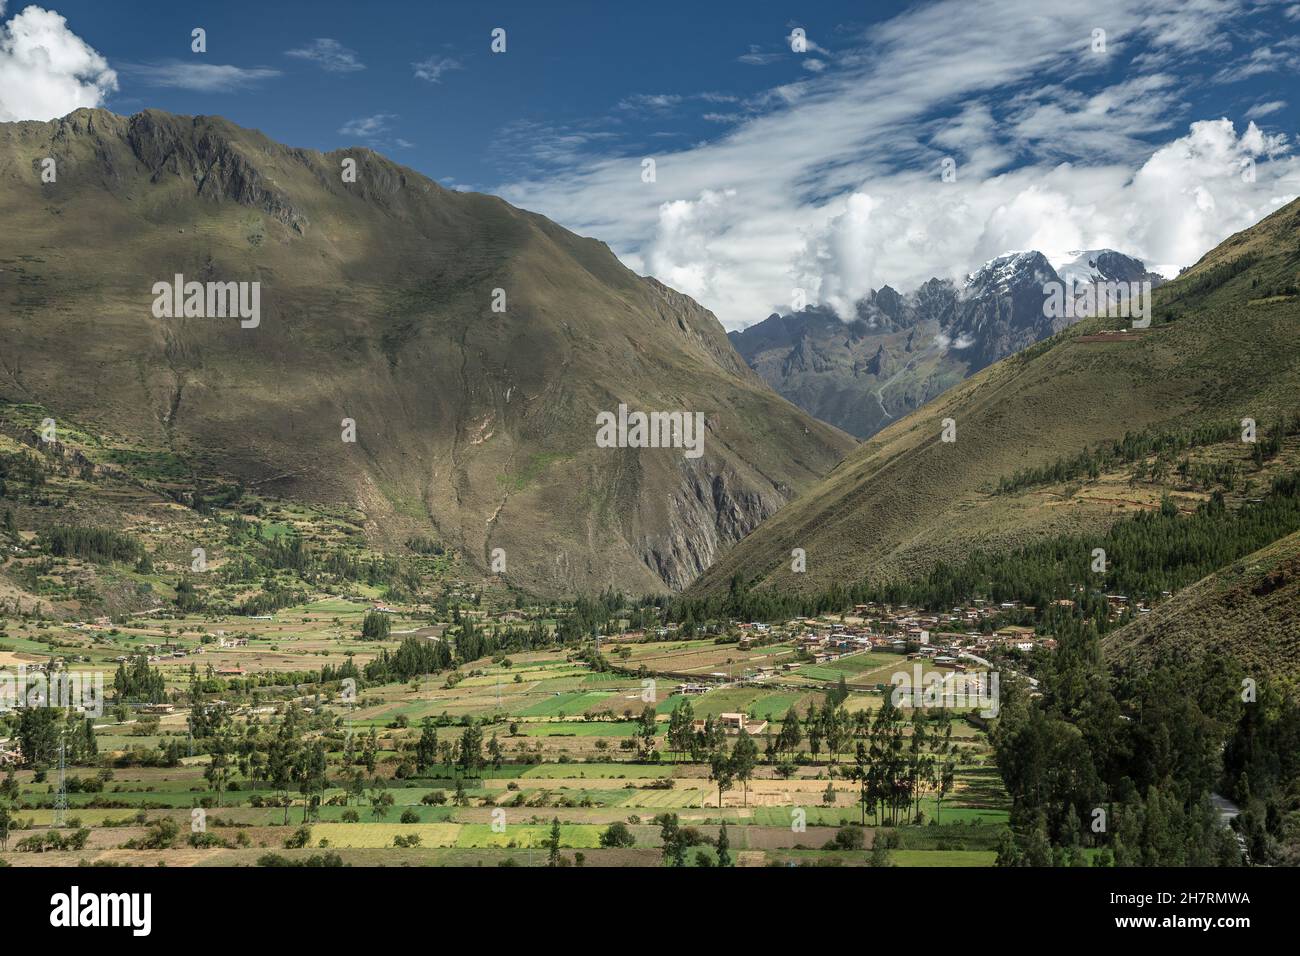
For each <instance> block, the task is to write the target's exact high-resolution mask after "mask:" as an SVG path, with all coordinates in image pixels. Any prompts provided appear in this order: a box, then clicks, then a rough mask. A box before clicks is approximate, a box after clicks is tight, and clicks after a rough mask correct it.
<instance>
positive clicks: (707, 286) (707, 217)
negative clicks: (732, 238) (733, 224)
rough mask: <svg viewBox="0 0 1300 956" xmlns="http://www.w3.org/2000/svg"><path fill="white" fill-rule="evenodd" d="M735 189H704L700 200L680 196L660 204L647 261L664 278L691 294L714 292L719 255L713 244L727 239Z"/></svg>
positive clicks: (703, 294)
mask: <svg viewBox="0 0 1300 956" xmlns="http://www.w3.org/2000/svg"><path fill="white" fill-rule="evenodd" d="M735 198H736V193H735V190H731V189H728V190H723V191H721V192H715V191H713V190H705V191H704V192H703V193H701V194H700V196H699V198H698V199H694V200H687V199H679V200H675V201H673V202H667V203H664V204H663V205H662V206H660V207H659V223H658V227H657V230H656V237H655V242H654V244H653V246H652V248H651V254H650V258H649V260H648V262H647V265H648V266H649V268H650V270H651V272H653V273H654V274H655V275H656V276H658V277H659V278H660V280H661V281H663V282H665V283H667V284H668V285H670V286H672V287H673V288H674V289H677V290H679V291H681V292H685V293H686V294H687V295H689V296H691V297H699V298H705V299H707V298H710V297H712V296H713V295H714V294H715V291H716V290H715V289H714V286H713V283H714V280H715V279H716V269H717V258H716V257H715V256H714V254H713V253H712V250H711V249H710V246H711V245H713V244H720V243H725V242H726V236H725V234H724V233H725V225H726V220H727V214H728V212H729V211H730V210H729V209H728V205H729V204H730V203H731V202H732V201H733V200H734V199H735Z"/></svg>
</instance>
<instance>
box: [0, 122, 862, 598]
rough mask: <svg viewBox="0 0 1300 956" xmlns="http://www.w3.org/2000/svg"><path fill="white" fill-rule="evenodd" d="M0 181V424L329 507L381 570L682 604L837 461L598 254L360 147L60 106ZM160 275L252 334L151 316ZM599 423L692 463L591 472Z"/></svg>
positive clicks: (749, 378)
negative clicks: (86, 438)
mask: <svg viewBox="0 0 1300 956" xmlns="http://www.w3.org/2000/svg"><path fill="white" fill-rule="evenodd" d="M47 158H52V159H53V160H54V161H55V169H56V170H57V178H56V181H55V182H53V183H44V182H42V181H41V175H40V174H41V171H42V168H43V162H42V161H43V160H44V159H47ZM345 160H351V161H354V162H355V166H356V179H355V182H352V183H349V182H346V181H345V180H344V178H343V175H342V172H341V168H342V166H343V165H344V161H345ZM0 183H3V185H4V189H3V192H2V193H0V214H3V215H4V217H5V220H6V221H7V222H9V223H12V224H13V225H14V227H15V228H14V229H13V230H12V231H11V232H10V234H9V235H8V237H0V269H3V272H0V305H2V306H3V308H2V309H0V338H3V340H4V341H6V342H7V343H10V345H9V347H8V348H6V350H5V351H6V352H8V353H9V354H8V355H7V356H4V355H0V400H9V401H11V402H12V401H17V402H35V403H37V404H39V405H41V406H43V407H45V408H48V409H50V411H51V413H52V414H54V416H55V417H56V418H60V419H63V418H66V419H67V420H69V421H76V422H81V423H85V424H86V425H87V426H90V427H94V428H96V429H97V430H98V431H100V432H102V433H103V434H104V435H106V436H113V437H114V439H115V440H120V441H122V442H124V443H128V444H134V445H139V446H141V447H149V448H152V449H158V450H163V451H165V452H166V453H168V454H172V455H176V456H178V457H179V458H180V459H182V460H183V461H185V462H187V464H188V467H189V469H190V472H191V473H192V474H193V475H195V476H202V475H204V474H209V473H211V474H213V475H222V476H225V477H228V478H230V479H231V480H236V479H237V480H241V481H244V482H250V483H251V482H258V483H259V484H260V485H261V486H263V487H268V488H273V489H274V490H275V491H276V492H277V493H278V494H282V495H284V496H286V497H290V498H292V497H295V496H302V497H304V498H307V499H310V500H320V501H338V502H347V503H349V504H353V505H356V506H357V507H359V508H361V509H362V510H363V511H365V512H366V513H367V514H368V515H370V516H371V520H370V522H369V524H368V527H367V532H368V534H369V535H371V536H372V537H373V538H374V539H375V540H376V541H377V542H380V543H383V544H384V545H385V546H386V547H400V544H401V542H402V541H404V540H406V539H407V538H408V537H410V536H412V535H421V534H426V533H432V534H434V535H435V536H437V537H438V538H439V539H440V540H442V541H444V542H445V543H446V544H447V545H448V546H450V547H453V548H455V549H457V550H458V551H460V552H462V553H464V554H465V555H466V556H467V557H468V559H469V560H470V561H471V562H472V563H474V564H476V565H478V566H479V567H480V568H481V569H483V570H485V571H486V570H487V569H488V568H489V567H490V565H491V556H492V555H493V554H494V552H495V550H496V549H498V548H500V549H502V551H503V552H504V553H505V555H506V567H507V571H506V572H505V577H506V578H507V580H511V581H513V582H514V583H515V584H517V585H518V586H521V587H526V588H534V589H540V590H554V591H558V592H564V593H572V592H576V591H583V590H587V591H590V590H597V589H599V588H602V587H605V586H612V587H623V588H627V589H633V590H643V591H657V590H663V589H667V588H681V587H684V586H685V585H686V584H687V583H689V581H690V580H692V579H693V578H694V576H695V575H697V574H698V573H699V572H700V571H701V570H702V569H703V567H705V566H706V565H707V564H708V563H710V562H711V561H712V560H713V559H714V558H715V557H716V556H717V554H718V553H720V552H721V551H722V550H725V549H726V548H727V547H729V546H730V545H731V544H732V543H733V542H734V541H735V540H737V539H738V538H739V537H740V536H742V535H743V534H745V533H747V532H748V531H749V530H751V529H752V528H753V527H754V526H756V525H757V523H758V521H760V520H761V519H762V518H763V517H765V516H766V515H768V514H771V513H773V512H775V510H776V509H777V508H779V507H780V505H782V504H784V503H785V501H787V500H789V498H791V497H793V495H794V494H795V493H796V492H797V491H798V490H799V489H800V488H802V487H805V486H807V485H808V484H809V483H810V482H811V481H812V480H813V479H814V478H815V477H817V476H819V475H820V474H822V473H824V472H825V471H826V470H828V469H829V468H830V467H831V466H832V465H833V464H834V463H835V462H836V461H838V460H839V458H840V457H842V455H843V453H844V452H845V451H846V450H847V449H848V448H849V447H851V444H852V443H851V440H850V439H849V438H848V437H847V436H845V435H842V434H841V433H839V432H837V431H836V430H835V429H833V428H831V427H829V426H826V425H823V424H821V423H819V422H816V421H815V420H813V419H812V418H810V417H808V416H806V415H805V414H804V413H802V412H800V411H799V410H798V409H796V408H794V407H793V406H791V405H789V404H788V403H787V402H785V401H784V400H783V399H780V398H779V397H778V396H776V395H775V394H774V393H772V392H771V391H770V390H769V389H768V388H767V387H766V386H765V385H764V384H763V383H762V382H761V380H760V379H759V378H758V377H757V376H756V375H755V374H754V373H753V372H752V371H751V370H750V369H749V368H748V367H747V366H746V365H745V363H744V362H743V361H742V360H741V359H740V358H739V356H737V355H736V353H735V352H734V350H733V349H732V347H731V345H730V343H729V342H728V341H727V339H726V335H725V332H724V331H723V329H722V327H721V325H720V323H718V321H717V319H716V317H714V316H713V314H712V313H710V312H708V311H707V310H705V309H703V308H702V307H701V306H699V305H698V304H697V303H695V302H694V301H693V300H691V299H689V297H687V296H684V295H681V294H680V293H676V292H675V291H673V290H670V289H668V288H667V287H666V286H663V285H662V284H660V283H657V282H655V281H654V280H649V279H645V278H642V277H639V276H636V275H635V274H633V273H632V272H630V271H629V270H627V269H626V268H625V267H624V266H623V265H622V264H621V263H619V262H618V260H617V259H616V258H615V257H614V256H613V254H612V253H611V252H610V251H609V249H608V247H607V246H605V245H604V244H603V243H600V242H598V241H596V240H593V239H587V238H583V237H579V236H577V235H575V234H573V233H570V232H568V231H567V230H564V229H563V228H562V227H560V226H558V225H556V224H554V223H552V222H550V221H549V220H547V219H545V218H544V217H542V216H539V215H537V214H535V213H530V212H527V211H524V210H519V209H516V208H515V207H513V206H510V205H509V204H508V203H506V202H505V201H504V200H501V199H498V198H496V197H490V196H486V195H483V194H477V193H461V192H456V191H452V190H447V189H444V188H443V187H441V186H439V185H437V184H436V183H434V182H433V181H432V180H429V179H427V178H426V177H423V176H421V175H420V174H419V173H416V172H414V171H413V170H409V169H406V168H405V167H401V166H399V165H397V164H395V163H392V162H391V161H389V160H387V159H386V158H384V157H382V156H380V155H379V154H378V153H375V152H373V151H371V150H366V149H347V150H337V151H334V152H331V153H328V154H326V153H319V152H317V151H314V150H303V149H297V148H293V147H286V146H281V145H280V144H277V143H275V142H274V141H273V140H271V139H269V138H268V137H266V136H264V135H263V134H261V133H259V132H257V131H253V130H246V129H244V128H242V127H239V126H237V125H236V124H233V123H230V122H229V121H226V120H224V119H221V118H219V117H204V116H198V117H180V116H174V115H173V114H169V113H165V112H162V111H157V110H147V111H143V112H141V113H137V114H135V115H134V116H131V117H121V116H118V115H117V114H113V113H110V112H108V111H106V110H89V109H83V110H77V111H75V112H73V113H71V114H69V115H68V116H67V117H64V118H62V119H59V120H53V121H51V122H49V123H35V122H23V123H10V124H0ZM353 187H355V188H353ZM19 236H21V237H22V238H21V239H19V238H18V237H19ZM175 274H181V275H184V276H185V277H186V278H187V279H189V280H194V281H201V282H209V281H212V282H226V281H234V280H239V281H249V282H252V281H257V282H259V283H260V284H261V286H262V295H261V310H262V315H261V320H260V325H259V326H258V327H257V328H255V329H251V330H249V329H240V328H238V326H235V327H233V328H232V327H230V325H229V323H227V324H224V325H223V324H222V322H221V320H211V319H198V318H176V319H162V320H159V319H155V318H153V317H152V316H151V315H149V303H150V302H151V301H152V296H151V295H150V294H149V289H150V287H151V286H152V284H153V283H154V282H155V281H159V280H162V281H167V282H170V281H171V280H172V277H173V275H175ZM496 290H502V295H503V296H504V302H505V303H506V305H505V309H506V311H505V312H494V311H493V302H494V299H495V297H496ZM69 343H76V344H77V348H76V349H70V348H69V347H68V346H69ZM621 401H626V402H628V403H629V404H630V405H632V406H633V407H637V408H644V409H647V410H653V409H674V408H692V409H697V410H699V411H702V412H704V413H705V414H706V422H707V440H706V442H705V446H704V447H705V454H704V457H703V458H702V459H701V460H699V461H689V460H686V459H684V458H683V456H682V454H681V452H680V451H676V450H674V449H664V450H659V449H644V448H641V449H638V448H622V449H600V448H597V447H596V445H595V441H594V436H595V431H596V417H595V416H596V413H597V412H598V411H601V410H610V409H614V408H616V407H617V406H618V404H619V403H620V402H621ZM344 419H351V420H353V421H355V423H356V429H355V433H356V442H355V443H354V444H347V443H344V442H343V441H341V439H340V435H341V432H340V428H341V422H342V421H343V420H344ZM196 480H201V479H197V478H196Z"/></svg>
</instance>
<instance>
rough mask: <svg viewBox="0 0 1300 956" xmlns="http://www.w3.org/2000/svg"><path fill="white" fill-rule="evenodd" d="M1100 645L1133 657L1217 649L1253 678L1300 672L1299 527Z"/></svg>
mask: <svg viewBox="0 0 1300 956" xmlns="http://www.w3.org/2000/svg"><path fill="white" fill-rule="evenodd" d="M1102 647H1103V649H1104V650H1105V652H1106V654H1107V656H1109V657H1113V658H1115V659H1117V660H1120V661H1123V662H1127V663H1130V664H1141V663H1142V662H1144V661H1149V660H1150V659H1152V658H1153V657H1154V656H1156V655H1157V654H1158V653H1160V652H1161V651H1164V650H1168V649H1169V648H1174V647H1176V648H1178V649H1179V650H1180V651H1183V652H1185V653H1188V654H1191V655H1200V654H1202V653H1204V652H1205V651H1209V650H1221V651H1225V652H1227V653H1228V654H1230V655H1231V656H1232V657H1233V658H1234V659H1235V660H1237V661H1239V662H1241V664H1242V665H1243V666H1244V667H1245V668H1246V672H1247V673H1254V674H1255V675H1256V676H1257V678H1258V676H1259V675H1263V674H1269V673H1279V674H1283V675H1285V676H1289V677H1295V676H1297V675H1300V533H1297V534H1292V535H1288V536H1287V537H1285V538H1283V539H1281V540H1280V541H1277V542H1275V543H1274V544H1272V545H1270V546H1269V547H1267V548H1263V549H1261V550H1259V551H1256V552H1255V553H1253V554H1251V555H1250V556H1249V557H1247V558H1245V559H1243V560H1241V561H1238V562H1236V563H1235V564H1233V565H1232V566H1231V567H1228V568H1224V569H1223V570H1221V571H1218V572H1216V573H1215V574H1211V575H1209V576H1208V577H1206V578H1203V579H1201V580H1200V581H1198V582H1197V583H1196V584H1193V585H1192V586H1191V587H1188V588H1184V589H1183V590H1182V591H1179V592H1178V593H1177V594H1175V595H1174V596H1173V598H1171V599H1170V600H1169V601H1166V602H1165V603H1163V604H1160V605H1157V606H1156V607H1155V608H1154V609H1153V610H1152V611H1151V613H1149V614H1146V615H1144V616H1142V617H1140V618H1138V619H1137V620H1135V621H1133V622H1132V623H1130V624H1127V625H1125V626H1124V627H1122V628H1120V629H1118V630H1116V631H1114V632H1112V633H1110V634H1108V635H1106V637H1104V638H1103V639H1102Z"/></svg>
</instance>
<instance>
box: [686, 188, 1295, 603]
mask: <svg viewBox="0 0 1300 956" xmlns="http://www.w3.org/2000/svg"><path fill="white" fill-rule="evenodd" d="M1298 269H1300V202H1293V203H1291V204H1290V205H1288V206H1286V207H1284V208H1282V209H1280V210H1278V211H1276V212H1274V213H1273V214H1272V215H1270V216H1268V217H1267V218H1265V219H1264V220H1263V221H1261V222H1260V223H1258V224H1257V225H1256V226H1254V227H1252V228H1251V229H1248V230H1246V231H1244V232H1241V233H1238V234H1237V235H1234V236H1232V237H1231V238H1229V239H1228V240H1226V241H1225V242H1224V243H1222V244H1221V245H1220V246H1218V247H1217V248H1216V249H1214V250H1212V251H1211V252H1209V253H1208V254H1207V255H1205V256H1204V257H1203V258H1202V259H1201V260H1200V261H1199V262H1198V263H1197V264H1196V265H1195V266H1194V267H1192V268H1191V269H1189V270H1187V271H1186V272H1184V273H1183V275H1181V276H1180V277H1179V278H1178V279H1176V280H1174V281H1172V282H1170V283H1168V284H1166V285H1163V286H1161V287H1160V288H1159V289H1157V290H1155V292H1154V295H1153V299H1154V318H1153V321H1152V325H1151V327H1150V328H1149V329H1145V330H1140V329H1130V330H1128V331H1120V330H1122V329H1125V328H1126V327H1127V326H1128V324H1129V323H1128V322H1127V320H1125V319H1122V318H1102V317H1096V318H1089V319H1085V320H1083V321H1082V322H1079V323H1077V324H1074V325H1071V326H1069V327H1068V328H1066V329H1064V330H1062V331H1060V332H1057V333H1056V334H1055V335H1053V336H1052V337H1051V338H1049V339H1047V340H1044V341H1042V342H1039V343H1037V344H1036V345H1033V346H1031V347H1029V348H1027V349H1024V350H1023V351H1021V352H1018V353H1016V354H1014V355H1012V356H1010V357H1008V358H1005V359H1003V360H1001V361H999V362H997V363H995V364H993V365H991V366H989V367H988V368H985V369H984V370H983V371H981V372H979V373H977V374H976V375H974V376H972V377H971V378H970V379H968V380H966V381H964V382H962V383H960V384H959V385H956V386H955V387H953V388H952V389H950V390H949V391H947V392H945V393H944V394H942V395H941V396H939V397H938V398H936V399H934V400H933V401H931V402H930V403H929V404H927V405H925V406H924V407H922V408H920V409H918V410H917V411H915V412H913V413H912V414H910V415H908V416H907V417H906V418H903V419H902V420H901V421H897V422H894V423H893V424H891V425H889V426H888V427H887V428H885V429H884V430H883V431H881V432H879V433H878V434H876V435H874V436H873V437H871V438H870V439H869V440H868V441H866V442H864V443H863V444H862V445H861V446H859V448H858V449H857V450H856V451H855V452H854V453H853V454H852V455H850V456H849V458H848V459H846V460H845V461H844V462H843V463H841V464H840V465H839V466H837V467H836V468H835V469H834V470H833V471H832V472H831V473H830V475H828V476H827V477H826V478H825V479H824V480H823V481H821V482H820V483H818V484H817V485H816V486H815V487H814V488H813V489H812V490H810V491H808V492H806V493H804V494H803V495H802V496H800V498H799V499H797V500H796V501H795V502H794V503H793V504H791V505H789V506H787V507H786V508H784V509H782V510H781V511H780V512H778V513H777V514H776V516H775V517H773V518H771V519H769V520H768V521H767V522H765V523H764V524H763V525H762V526H761V527H760V528H759V529H758V530H757V531H756V532H755V533H754V534H752V535H750V536H749V537H748V538H747V539H745V541H743V542H742V543H741V545H740V546H738V547H737V548H734V549H732V551H730V552H729V553H728V554H727V555H725V556H724V557H723V559H722V560H721V561H719V562H718V564H716V565H715V566H714V567H712V568H710V569H709V571H708V572H707V573H706V574H705V575H704V576H703V577H702V578H701V579H700V581H698V582H697V583H696V585H695V587H694V593H707V592H710V591H715V590H718V589H723V588H726V587H727V586H728V585H729V583H730V582H731V581H732V580H733V579H740V580H742V581H745V582H752V583H754V584H756V585H758V586H768V585H779V586H782V587H788V588H794V589H798V590H801V591H805V592H808V591H816V590H822V589H825V588H827V587H830V586H832V585H835V584H843V583H846V582H850V581H858V580H862V579H872V580H878V581H884V580H897V579H901V578H905V577H907V576H910V575H915V574H921V573H924V572H926V571H927V570H928V569H930V568H933V567H934V565H935V564H936V562H939V561H941V560H948V561H956V560H962V559H965V558H966V557H967V556H968V555H969V554H970V553H971V552H972V551H974V550H976V549H985V550H999V549H1003V550H1004V549H1009V548H1014V547H1016V546H1017V545H1020V544H1024V543H1026V542H1029V541H1035V540H1042V539H1043V538H1045V537H1047V536H1049V535H1055V534H1062V533H1067V532H1079V531H1091V530H1095V529H1099V528H1106V527H1107V526H1109V525H1110V524H1111V523H1112V522H1114V521H1116V520H1117V519H1118V518H1120V517H1122V516H1124V515H1129V514H1133V513H1135V512H1137V511H1142V510H1150V509H1154V508H1157V507H1159V505H1160V501H1161V497H1162V496H1163V495H1164V494H1166V493H1173V494H1174V495H1175V498H1176V501H1177V504H1178V507H1179V508H1180V509H1184V510H1191V509H1193V508H1195V506H1196V505H1197V504H1198V503H1199V502H1201V501H1203V500H1206V498H1207V497H1208V496H1209V495H1210V494H1211V493H1212V492H1213V491H1215V490H1220V491H1222V492H1223V494H1224V495H1225V497H1226V499H1227V502H1228V504H1229V506H1231V507H1236V506H1238V505H1240V504H1241V502H1242V501H1244V500H1246V499H1248V498H1251V497H1256V496H1258V495H1259V494H1260V493H1261V490H1262V489H1263V488H1265V487H1267V480H1268V479H1270V478H1271V477H1273V476H1274V475H1275V474H1276V473H1277V472H1278V470H1279V469H1282V468H1285V467H1290V466H1295V465H1297V464H1300V442H1297V438H1296V436H1295V435H1293V434H1291V433H1290V432H1288V433H1287V435H1286V436H1285V437H1284V438H1282V439H1280V440H1279V444H1278V446H1277V448H1276V450H1275V451H1274V450H1272V449H1270V452H1271V453H1270V455H1269V456H1267V457H1268V458H1269V460H1268V461H1266V462H1265V463H1264V464H1263V465H1260V464H1258V463H1257V462H1256V460H1255V455H1256V454H1258V452H1257V448H1261V447H1262V446H1260V445H1258V444H1257V443H1256V444H1247V443H1245V442H1243V441H1241V440H1240V437H1239V432H1240V431H1241V427H1240V425H1239V423H1240V421H1241V420H1242V419H1245V418H1250V419H1253V420H1255V421H1256V423H1257V424H1258V428H1259V441H1260V442H1263V441H1264V435H1265V434H1266V429H1269V428H1273V427H1276V426H1277V425H1278V424H1279V423H1280V422H1282V421H1283V420H1284V419H1286V420H1288V421H1290V420H1291V419H1290V418H1289V416H1291V415H1292V414H1293V413H1294V410H1295V409H1296V407H1297V406H1300V400H1298V399H1297V396H1298V395H1300V343H1298V342H1297V339H1296V336H1295V334H1294V330H1295V328H1296V327H1297V324H1298V323H1300V300H1298V299H1297V296H1296V279H1297V270H1298ZM946 425H948V426H951V428H948V429H946V428H945V426H946ZM1198 429H1199V431H1198ZM945 430H947V431H948V432H949V433H950V434H952V435H953V437H955V441H951V442H947V441H943V440H942V439H943V437H944V432H945ZM1141 435H1145V436H1147V437H1148V438H1150V442H1148V443H1145V444H1144V443H1142V442H1137V441H1129V442H1127V443H1126V442H1125V438H1126V436H1141ZM1115 443H1119V447H1118V448H1116V446H1115ZM1147 447H1152V448H1155V449H1158V451H1152V452H1151V453H1150V454H1147V453H1146V452H1145V450H1144V449H1146V448H1147ZM1103 452H1104V454H1103ZM1184 459H1186V466H1185V467H1186V470H1187V474H1186V477H1185V476H1184V475H1183V474H1182V470H1183V468H1184ZM1034 469H1039V471H1037V472H1035V471H1034ZM1198 476H1199V477H1198ZM794 548H803V549H805V551H806V561H807V571H806V573H802V574H798V573H794V572H793V571H792V570H791V559H790V553H791V550H792V549H794Z"/></svg>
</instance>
